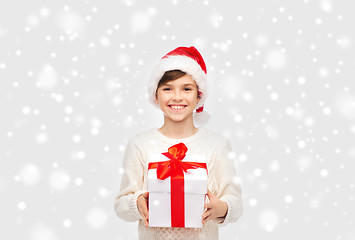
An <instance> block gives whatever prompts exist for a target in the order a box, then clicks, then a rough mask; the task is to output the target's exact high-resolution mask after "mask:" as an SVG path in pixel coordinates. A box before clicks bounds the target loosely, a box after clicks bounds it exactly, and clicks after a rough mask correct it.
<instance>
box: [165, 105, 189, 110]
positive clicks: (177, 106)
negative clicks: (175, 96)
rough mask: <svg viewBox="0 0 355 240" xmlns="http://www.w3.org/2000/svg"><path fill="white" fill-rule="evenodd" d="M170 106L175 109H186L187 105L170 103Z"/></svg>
mask: <svg viewBox="0 0 355 240" xmlns="http://www.w3.org/2000/svg"><path fill="white" fill-rule="evenodd" d="M168 106H169V107H170V108H172V109H174V110H181V109H184V108H185V107H186V106H187V105H168Z"/></svg>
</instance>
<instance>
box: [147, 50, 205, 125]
mask: <svg viewBox="0 0 355 240" xmlns="http://www.w3.org/2000/svg"><path fill="white" fill-rule="evenodd" d="M170 70H181V71H183V72H185V73H187V74H189V75H190V76H191V77H192V78H193V79H194V80H195V82H196V84H197V86H198V91H199V94H200V100H199V102H198V104H197V106H196V112H195V113H194V121H195V123H197V124H198V125H203V124H205V123H206V122H207V121H208V118H209V117H208V114H207V113H206V112H205V111H204V104H205V101H206V97H207V69H206V64H205V61H204V60H203V58H202V56H201V54H200V53H199V51H197V49H196V48H195V47H193V46H192V47H178V48H176V49H174V50H172V51H170V52H169V53H167V54H166V55H165V56H163V57H162V58H161V60H160V61H159V62H158V64H157V66H156V67H155V69H154V71H153V74H152V77H151V80H150V86H149V93H150V100H151V101H152V102H153V103H155V98H156V90H157V87H158V83H159V81H160V79H161V78H162V76H163V75H164V73H165V72H166V71H170Z"/></svg>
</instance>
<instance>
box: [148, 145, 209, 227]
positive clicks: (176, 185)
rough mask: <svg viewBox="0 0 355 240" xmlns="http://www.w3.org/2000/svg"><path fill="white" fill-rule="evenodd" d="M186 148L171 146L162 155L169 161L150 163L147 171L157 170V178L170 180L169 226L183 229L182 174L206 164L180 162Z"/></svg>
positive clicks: (205, 167) (183, 196) (205, 166)
mask: <svg viewBox="0 0 355 240" xmlns="http://www.w3.org/2000/svg"><path fill="white" fill-rule="evenodd" d="M187 150H188V149H187V147H186V146H185V144H183V143H179V144H176V145H174V146H171V147H170V148H169V149H168V152H165V153H162V154H163V155H164V156H166V157H168V158H169V159H170V160H168V161H164V162H151V163H149V164H148V169H153V168H156V169H157V178H158V179H160V180H164V179H166V178H168V177H169V176H170V177H171V179H170V190H171V193H170V194H171V226H172V227H185V191H184V172H186V171H187V170H188V169H195V168H204V169H207V165H206V163H197V162H182V160H183V159H184V158H185V156H186V152H187Z"/></svg>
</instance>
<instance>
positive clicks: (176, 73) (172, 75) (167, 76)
mask: <svg viewBox="0 0 355 240" xmlns="http://www.w3.org/2000/svg"><path fill="white" fill-rule="evenodd" d="M186 74H187V73H186V72H183V71H181V70H178V69H176V70H169V71H166V72H165V73H164V75H163V76H162V77H161V79H160V80H159V83H158V86H157V90H156V91H155V96H157V95H156V94H157V91H158V88H159V87H160V86H161V85H163V84H164V83H166V82H169V81H173V80H176V79H179V78H181V77H183V76H185V75H186ZM197 98H200V91H198V85H197Z"/></svg>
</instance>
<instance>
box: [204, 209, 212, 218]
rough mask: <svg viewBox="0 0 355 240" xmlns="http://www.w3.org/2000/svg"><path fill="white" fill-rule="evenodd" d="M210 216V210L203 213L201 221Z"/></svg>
mask: <svg viewBox="0 0 355 240" xmlns="http://www.w3.org/2000/svg"><path fill="white" fill-rule="evenodd" d="M211 214H212V212H211V211H210V210H208V211H206V212H204V213H203V214H202V219H205V218H207V217H209V216H211Z"/></svg>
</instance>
